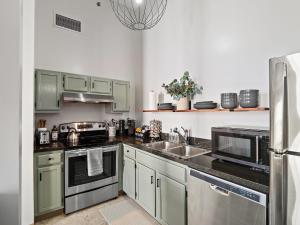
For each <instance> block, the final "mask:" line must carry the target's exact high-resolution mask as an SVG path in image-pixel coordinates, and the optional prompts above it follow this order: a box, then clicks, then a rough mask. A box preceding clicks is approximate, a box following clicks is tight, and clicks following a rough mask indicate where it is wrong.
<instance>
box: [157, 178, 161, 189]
mask: <svg viewBox="0 0 300 225" xmlns="http://www.w3.org/2000/svg"><path fill="white" fill-rule="evenodd" d="M159 182H160V180H159V179H157V180H156V187H157V188H159V187H160V183H159Z"/></svg>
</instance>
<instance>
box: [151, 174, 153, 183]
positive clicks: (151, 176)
mask: <svg viewBox="0 0 300 225" xmlns="http://www.w3.org/2000/svg"><path fill="white" fill-rule="evenodd" d="M151 184H153V176H151Z"/></svg>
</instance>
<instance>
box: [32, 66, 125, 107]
mask: <svg viewBox="0 0 300 225" xmlns="http://www.w3.org/2000/svg"><path fill="white" fill-rule="evenodd" d="M63 92H79V93H88V94H95V95H107V96H113V97H114V102H113V104H111V106H112V107H111V106H110V105H109V107H107V108H108V109H109V112H113V113H114V112H115V113H122V112H129V111H130V83H129V82H128V81H120V80H111V79H108V78H100V77H90V76H84V75H77V74H71V73H64V72H56V71H48V70H39V69H37V70H36V74H35V110H36V112H38V113H51V112H53V113H55V112H56V113H57V112H59V111H60V108H61V105H62V101H61V96H62V93H63Z"/></svg>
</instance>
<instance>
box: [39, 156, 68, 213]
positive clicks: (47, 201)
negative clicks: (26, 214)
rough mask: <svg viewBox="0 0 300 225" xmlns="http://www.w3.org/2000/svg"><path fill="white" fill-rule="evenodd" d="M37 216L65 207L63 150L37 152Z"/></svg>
mask: <svg viewBox="0 0 300 225" xmlns="http://www.w3.org/2000/svg"><path fill="white" fill-rule="evenodd" d="M34 158H35V160H34V163H35V165H34V184H35V185H34V209H35V210H34V211H35V216H40V215H43V214H46V213H50V212H53V211H55V210H58V209H61V208H63V205H64V203H63V183H64V182H63V151H54V152H44V153H35V157H34Z"/></svg>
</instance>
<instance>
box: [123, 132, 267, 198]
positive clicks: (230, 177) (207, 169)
mask: <svg viewBox="0 0 300 225" xmlns="http://www.w3.org/2000/svg"><path fill="white" fill-rule="evenodd" d="M122 142H123V143H124V144H128V145H130V146H132V147H135V148H138V149H140V150H143V151H146V152H149V153H152V154H154V155H157V156H160V157H163V158H166V159H169V160H172V161H175V162H178V163H181V164H184V165H186V166H188V167H190V168H192V169H195V170H198V171H201V172H204V173H207V174H210V175H213V176H216V177H219V178H221V179H224V180H227V181H230V182H233V183H235V184H238V185H241V186H244V187H247V188H250V189H253V190H256V191H259V192H262V193H266V194H268V193H269V175H268V174H266V173H264V172H259V171H254V170H252V169H251V168H249V167H247V166H242V165H239V164H235V163H229V162H224V161H220V160H218V159H216V158H213V157H211V156H210V154H206V155H200V156H196V157H193V158H190V159H187V160H184V159H180V158H179V157H175V156H170V155H166V154H164V153H162V152H160V151H157V150H151V149H149V148H146V147H145V146H143V145H141V143H140V142H138V141H136V140H135V139H134V138H127V139H123V140H122ZM197 145H199V146H200V147H202V148H207V149H210V147H208V146H209V145H208V144H207V142H203V143H201V141H200V142H198V143H197Z"/></svg>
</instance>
